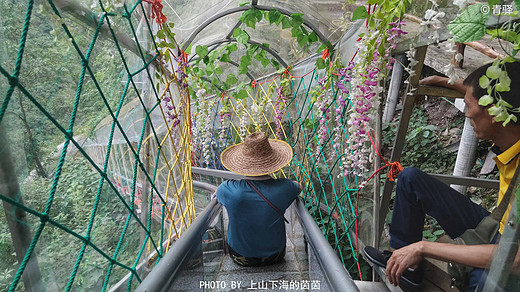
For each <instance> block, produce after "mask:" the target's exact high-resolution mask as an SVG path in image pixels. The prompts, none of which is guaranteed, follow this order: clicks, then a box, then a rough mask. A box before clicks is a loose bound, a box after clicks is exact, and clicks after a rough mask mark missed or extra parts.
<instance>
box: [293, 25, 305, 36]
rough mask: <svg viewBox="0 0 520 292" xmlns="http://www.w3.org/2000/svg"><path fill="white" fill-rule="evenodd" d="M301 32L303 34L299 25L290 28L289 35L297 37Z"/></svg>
mask: <svg viewBox="0 0 520 292" xmlns="http://www.w3.org/2000/svg"><path fill="white" fill-rule="evenodd" d="M301 34H303V33H302V30H301V29H300V27H299V26H297V27H293V28H292V29H291V35H292V37H293V38H297V37H298V36H299V35H301Z"/></svg>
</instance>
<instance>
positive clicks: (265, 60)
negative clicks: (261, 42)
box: [260, 58, 269, 68]
mask: <svg viewBox="0 0 520 292" xmlns="http://www.w3.org/2000/svg"><path fill="white" fill-rule="evenodd" d="M260 62H262V66H264V68H265V67H267V65H269V59H267V58H263V59H262V60H261V61H260Z"/></svg>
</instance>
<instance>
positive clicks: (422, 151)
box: [383, 108, 455, 173]
mask: <svg viewBox="0 0 520 292" xmlns="http://www.w3.org/2000/svg"><path fill="white" fill-rule="evenodd" d="M397 129H398V120H393V121H392V122H390V123H388V124H387V125H385V127H384V128H383V148H385V149H391V148H392V146H393V145H392V143H393V141H394V139H395V135H396V133H397ZM436 130H437V129H436V127H435V126H433V125H429V124H428V117H427V116H426V113H425V111H424V109H423V108H417V109H416V110H414V112H413V113H412V117H411V119H410V125H409V127H408V133H407V135H406V141H405V146H404V149H403V157H402V158H401V164H402V165H403V166H404V167H412V166H415V167H420V168H421V169H422V170H423V171H425V172H434V173H444V172H447V171H450V170H451V167H452V163H451V162H452V161H453V160H454V158H455V154H454V153H451V152H449V151H448V150H446V149H445V147H443V145H442V143H441V142H440V137H439V136H438V134H437V131H436Z"/></svg>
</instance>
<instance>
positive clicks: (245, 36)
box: [237, 30, 250, 45]
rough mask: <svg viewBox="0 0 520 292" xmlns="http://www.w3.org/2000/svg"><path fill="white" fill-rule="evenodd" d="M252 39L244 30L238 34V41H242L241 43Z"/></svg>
mask: <svg viewBox="0 0 520 292" xmlns="http://www.w3.org/2000/svg"><path fill="white" fill-rule="evenodd" d="M249 40H250V37H249V34H248V33H247V32H246V31H245V30H243V31H242V32H241V33H240V34H239V35H238V36H237V42H239V43H241V44H244V45H245V44H247V42H249Z"/></svg>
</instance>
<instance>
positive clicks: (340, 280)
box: [295, 198, 359, 292]
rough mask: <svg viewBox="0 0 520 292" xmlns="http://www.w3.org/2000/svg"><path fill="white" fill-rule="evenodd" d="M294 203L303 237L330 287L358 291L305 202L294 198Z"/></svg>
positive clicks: (341, 290)
mask: <svg viewBox="0 0 520 292" xmlns="http://www.w3.org/2000/svg"><path fill="white" fill-rule="evenodd" d="M295 204H296V211H297V213H298V217H299V218H300V222H301V225H302V228H303V232H304V233H305V238H306V239H307V241H308V242H309V244H310V246H311V248H312V249H313V251H314V253H315V254H316V258H317V259H318V263H319V264H320V267H321V270H322V271H323V274H324V275H325V278H326V279H327V281H328V282H329V284H330V287H331V288H332V289H333V290H334V291H338V292H345V291H359V288H358V287H357V286H356V284H355V283H354V280H352V277H350V274H349V273H348V271H347V270H346V269H345V267H344V266H343V264H342V263H341V261H340V260H339V258H338V256H337V254H336V252H335V251H334V250H333V249H332V247H331V246H330V244H329V242H328V241H327V239H325V237H324V236H323V233H322V232H321V230H320V228H319V227H318V225H316V222H314V219H313V218H312V217H311V215H310V214H309V211H308V210H307V207H306V206H305V204H304V203H303V202H302V200H301V199H300V198H298V199H296V201H295Z"/></svg>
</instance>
